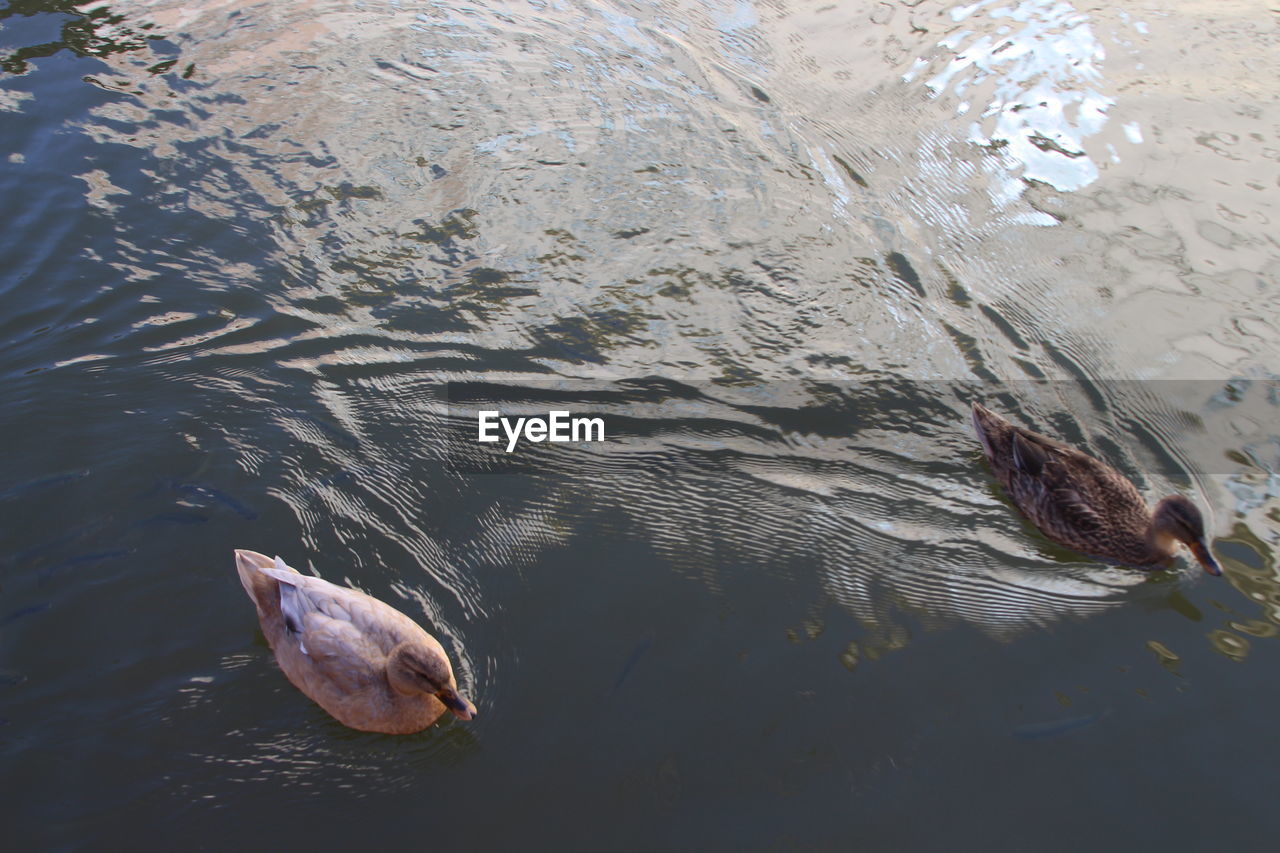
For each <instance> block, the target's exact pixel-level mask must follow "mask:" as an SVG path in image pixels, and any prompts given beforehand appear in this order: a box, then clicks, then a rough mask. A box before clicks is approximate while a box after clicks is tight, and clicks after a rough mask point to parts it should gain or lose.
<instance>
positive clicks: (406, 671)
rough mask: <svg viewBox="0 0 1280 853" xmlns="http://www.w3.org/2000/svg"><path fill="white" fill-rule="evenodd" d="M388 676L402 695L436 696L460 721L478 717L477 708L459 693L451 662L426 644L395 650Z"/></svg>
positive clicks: (391, 657)
mask: <svg viewBox="0 0 1280 853" xmlns="http://www.w3.org/2000/svg"><path fill="white" fill-rule="evenodd" d="M387 674H388V675H389V676H390V680H391V684H392V686H393V687H395V688H396V689H397V690H399V691H400V692H402V693H415V692H416V693H426V694H428V695H431V696H434V697H436V698H437V699H439V700H440V701H441V702H443V703H444V706H445V707H446V708H448V709H449V710H450V711H452V712H453V714H454V716H456V717H458V718H459V719H461V720H470V719H472V718H473V717H475V715H476V706H475V705H472V704H471V703H470V702H468V701H467V700H466V699H465V698H463V696H462V694H461V693H459V692H458V684H457V682H456V681H454V678H453V670H452V669H451V668H450V666H449V660H448V658H446V657H445V656H444V654H443V653H442V652H440V651H439V650H437V649H433V648H431V647H430V646H428V645H426V644H425V643H413V642H405V643H401V644H400V645H398V646H396V647H395V648H394V649H392V650H391V655H390V656H389V660H388V661H387Z"/></svg>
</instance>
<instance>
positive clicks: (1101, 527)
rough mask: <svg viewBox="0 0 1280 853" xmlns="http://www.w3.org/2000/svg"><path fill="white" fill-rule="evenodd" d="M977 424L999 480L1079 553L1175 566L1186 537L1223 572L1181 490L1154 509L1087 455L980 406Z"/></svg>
mask: <svg viewBox="0 0 1280 853" xmlns="http://www.w3.org/2000/svg"><path fill="white" fill-rule="evenodd" d="M973 427H974V429H975V430H977V433H978V438H979V440H981V442H982V449H983V451H984V452H985V454H986V457H987V461H988V462H989V463H990V464H991V470H992V471H993V472H994V473H995V475H996V479H997V480H999V481H1000V482H1001V483H1003V484H1004V487H1005V489H1006V490H1007V491H1008V492H1009V497H1011V498H1012V499H1013V502H1014V504H1016V505H1017V507H1018V509H1020V510H1021V511H1022V513H1023V515H1025V516H1026V517H1027V518H1029V519H1031V521H1032V522H1033V523H1034V524H1035V526H1036V527H1038V528H1040V530H1041V532H1042V533H1044V535H1045V536H1048V537H1049V538H1050V539H1052V540H1053V541H1055V542H1057V543H1059V544H1061V545H1065V546H1067V547H1068V548H1071V549H1072V550H1075V551H1080V552H1081V553H1084V554H1089V555H1091V556H1095V557H1101V558H1103V559H1106V560H1111V561H1113V562H1117V563H1124V564H1125V565H1130V566H1139V567H1142V568H1156V567H1165V566H1168V565H1169V564H1170V563H1171V562H1172V561H1173V553H1174V549H1175V548H1176V547H1177V546H1176V544H1175V543H1177V542H1181V543H1183V544H1184V545H1186V546H1187V548H1189V549H1190V550H1191V553H1192V554H1193V555H1194V556H1195V558H1196V559H1197V560H1199V561H1200V565H1201V566H1203V567H1204V570H1205V571H1206V572H1208V573H1209V574H1211V575H1220V574H1222V569H1221V568H1219V567H1218V562H1217V560H1215V559H1214V558H1213V554H1211V553H1210V552H1209V546H1208V545H1207V544H1206V543H1205V534H1204V518H1203V517H1202V516H1201V515H1200V510H1198V509H1196V505H1195V504H1193V503H1192V502H1191V501H1190V500H1188V499H1187V498H1185V497H1183V496H1182V495H1170V496H1169V497H1167V498H1164V499H1162V500H1161V501H1160V502H1159V503H1158V504H1156V508H1155V511H1154V512H1152V511H1149V510H1148V509H1147V504H1146V502H1145V501H1144V500H1143V499H1142V495H1140V494H1139V493H1138V489H1137V487H1136V486H1134V485H1133V483H1131V482H1130V481H1129V479H1128V478H1127V477H1125V476H1124V475H1123V474H1121V473H1120V472H1119V471H1117V470H1116V469H1114V468H1112V467H1111V466H1109V465H1106V464H1104V463H1102V462H1099V461H1098V460H1097V459H1094V458H1093V457H1092V456H1089V455H1088V454H1087V453H1084V452H1082V451H1080V450H1077V449H1075V448H1074V447H1069V446H1068V445H1065V444H1063V443H1062V442H1060V441H1054V440H1053V439H1051V438H1046V437H1045V436H1043V435H1039V434H1037V433H1034V432H1031V431H1030V430H1027V429H1023V428H1022V427H1017V426H1014V425H1013V424H1011V423H1009V422H1008V421H1006V420H1005V419H1004V418H1002V417H1000V416H999V415H997V414H995V413H993V412H991V411H990V410H988V409H986V408H984V407H983V406H981V405H979V404H977V403H974V404H973Z"/></svg>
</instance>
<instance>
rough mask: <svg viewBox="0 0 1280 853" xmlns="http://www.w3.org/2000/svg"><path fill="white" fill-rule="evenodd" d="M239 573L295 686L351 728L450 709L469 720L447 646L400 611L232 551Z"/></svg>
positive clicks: (395, 725) (389, 727)
mask: <svg viewBox="0 0 1280 853" xmlns="http://www.w3.org/2000/svg"><path fill="white" fill-rule="evenodd" d="M235 555H236V571H237V572H238V573H239V575H240V582H241V583H242V584H243V585H244V588H245V592H247V593H248V594H249V597H250V598H251V599H253V603H254V604H255V605H256V606H257V608H258V620H259V622H260V623H261V624H262V632H263V633H264V634H265V635H266V637H267V642H268V643H270V644H271V648H272V650H273V651H274V652H275V654H276V660H277V661H278V662H279V664H280V668H281V669H282V670H284V674H285V675H286V676H287V677H288V678H289V680H290V681H291V682H293V684H294V686H295V687H297V688H298V689H299V690H301V691H302V692H303V693H305V694H306V695H307V696H309V697H310V698H311V699H312V700H313V701H314V702H315V703H316V704H318V705H319V706H320V707H322V708H324V709H325V710H326V711H328V712H329V713H330V714H332V715H333V716H334V717H335V718H336V719H337V720H338V721H339V722H341V723H343V724H344V725H347V726H350V727H351V728H353V729H361V730H364V731H373V732H385V733H387V734H409V733H412V732H417V731H421V730H422V729H424V728H426V727H427V726H429V725H431V724H432V723H434V722H435V721H436V720H437V719H438V718H439V717H440V715H441V714H443V713H444V712H445V710H446V708H447V709H448V710H450V711H452V712H453V713H454V714H455V715H456V716H458V717H460V718H461V719H464V720H469V719H471V718H472V717H473V716H475V713H476V709H475V706H474V705H472V704H471V703H470V702H468V701H467V700H466V699H464V698H463V697H462V696H461V695H460V694H459V693H458V684H457V681H456V680H455V678H454V676H453V668H452V667H451V666H450V664H449V658H448V656H447V655H446V654H445V651H444V648H443V647H442V646H441V645H440V643H438V642H437V641H436V639H435V638H434V637H432V636H431V635H430V634H428V633H427V632H426V631H424V630H423V629H422V628H421V627H419V626H418V624H417V623H416V622H414V621H413V620H412V619H410V618H409V617H408V616H405V615H404V614H403V613H401V612H400V611H399V610H396V609H395V608H394V607H392V606H390V605H389V604H385V603H384V602H381V601H379V600H378V599H376V598H373V597H372V596H369V595H366V594H365V593H363V592H358V591H357V590H354V589H348V588H346V587H341V586H336V585H335V584H331V583H329V582H328V581H325V580H321V579H320V578H316V577H311V576H309V575H303V574H300V573H298V572H297V571H295V570H293V569H291V568H289V567H288V566H287V565H285V564H284V561H283V560H281V559H280V558H279V557H277V558H276V559H274V560H272V559H271V558H269V557H267V556H266V555H264V554H259V553H257V552H256V551H244V550H237V551H236V552H235Z"/></svg>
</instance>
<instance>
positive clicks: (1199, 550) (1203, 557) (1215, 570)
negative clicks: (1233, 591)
mask: <svg viewBox="0 0 1280 853" xmlns="http://www.w3.org/2000/svg"><path fill="white" fill-rule="evenodd" d="M1191 553H1192V554H1194V555H1195V558H1196V559H1197V560H1199V561H1200V565H1201V566H1203V567H1204V570H1205V571H1206V572H1208V573H1209V574H1211V575H1213V576H1214V577H1219V576H1220V575H1221V574H1222V567H1221V566H1219V565H1218V561H1217V560H1215V559H1214V558H1213V554H1210V553H1209V546H1208V545H1206V544H1205V542H1204V540H1203V539H1201V540H1200V541H1198V542H1193V543H1191Z"/></svg>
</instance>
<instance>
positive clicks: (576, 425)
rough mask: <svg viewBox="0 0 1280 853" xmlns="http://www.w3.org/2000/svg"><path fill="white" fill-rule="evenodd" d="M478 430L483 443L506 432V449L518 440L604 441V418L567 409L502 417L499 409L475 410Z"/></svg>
mask: <svg viewBox="0 0 1280 853" xmlns="http://www.w3.org/2000/svg"><path fill="white" fill-rule="evenodd" d="M477 417H478V420H477V423H476V425H477V431H478V433H479V436H478V437H479V440H480V441H482V442H496V441H501V440H502V436H500V435H499V434H498V433H499V429H501V431H502V433H503V434H505V436H506V440H507V452H508V453H510V452H511V451H513V450H515V449H516V445H517V444H519V443H520V441H521V439H523V440H525V441H532V442H535V443H536V442H540V441H551V442H582V441H604V418H575V417H573V415H571V414H570V413H569V412H565V411H553V412H547V416H546V417H545V418H539V417H527V418H504V417H503V416H502V413H501V412H498V411H494V410H490V411H481V412H478V413H477Z"/></svg>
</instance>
